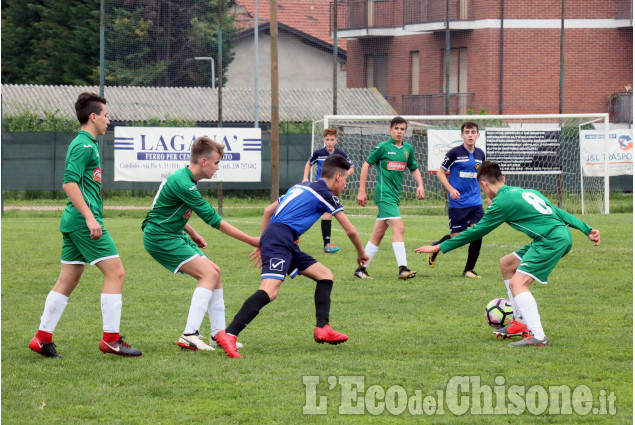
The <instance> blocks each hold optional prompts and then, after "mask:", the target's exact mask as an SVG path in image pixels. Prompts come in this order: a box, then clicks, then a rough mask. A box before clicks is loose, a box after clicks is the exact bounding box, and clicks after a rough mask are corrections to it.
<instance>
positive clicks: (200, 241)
mask: <svg viewBox="0 0 635 425" xmlns="http://www.w3.org/2000/svg"><path fill="white" fill-rule="evenodd" d="M183 231H184V232H185V233H187V235H188V236H189V237H190V239H192V241H193V242H194V243H195V244H196V246H198V247H199V248H201V249H205V248H207V242H206V241H205V238H203V236H201V235H200V234H199V233H198V232H197V231H196V230H194V228H193V227H192V226H190V225H189V224H186V225H185V227H184V228H183Z"/></svg>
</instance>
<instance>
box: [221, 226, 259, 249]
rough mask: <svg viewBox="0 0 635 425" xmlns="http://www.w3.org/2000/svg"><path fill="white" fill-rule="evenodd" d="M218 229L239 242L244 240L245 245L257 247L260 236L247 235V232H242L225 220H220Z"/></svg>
mask: <svg viewBox="0 0 635 425" xmlns="http://www.w3.org/2000/svg"><path fill="white" fill-rule="evenodd" d="M218 230H220V231H221V232H223V233H224V234H226V235H227V236H231V237H232V238H234V239H238V240H239V241H241V242H245V243H246V244H247V245H251V246H253V247H256V248H258V246H259V241H260V238H255V237H253V236H249V235H248V234H247V233H245V232H243V231H242V230H240V229H237V228H235V227H234V226H232V225H231V224H229V223H228V222H226V221H225V220H223V221H221V222H220V226H219V227H218Z"/></svg>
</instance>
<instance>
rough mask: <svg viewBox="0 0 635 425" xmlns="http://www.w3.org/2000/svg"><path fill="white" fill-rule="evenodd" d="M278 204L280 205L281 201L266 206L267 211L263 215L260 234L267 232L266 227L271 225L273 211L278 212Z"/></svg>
mask: <svg viewBox="0 0 635 425" xmlns="http://www.w3.org/2000/svg"><path fill="white" fill-rule="evenodd" d="M278 205H280V202H279V201H276V202H274V203H272V204H271V205H269V206H267V207H265V212H264V213H263V215H262V226H261V229H260V234H263V233H264V232H265V229H266V228H267V226H268V225H269V222H270V221H271V217H273V213H275V212H276V209H277V208H278Z"/></svg>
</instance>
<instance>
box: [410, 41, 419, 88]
mask: <svg viewBox="0 0 635 425" xmlns="http://www.w3.org/2000/svg"><path fill="white" fill-rule="evenodd" d="M410 94H419V51H418V50H413V51H412V52H410Z"/></svg>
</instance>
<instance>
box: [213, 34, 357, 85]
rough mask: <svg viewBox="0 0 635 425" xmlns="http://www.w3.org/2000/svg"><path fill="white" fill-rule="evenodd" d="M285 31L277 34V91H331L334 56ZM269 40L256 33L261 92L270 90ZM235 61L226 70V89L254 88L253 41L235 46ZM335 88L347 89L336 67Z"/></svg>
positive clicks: (341, 72) (245, 41) (343, 78)
mask: <svg viewBox="0 0 635 425" xmlns="http://www.w3.org/2000/svg"><path fill="white" fill-rule="evenodd" d="M300 40H301V39H300V38H298V37H295V36H293V35H291V34H288V33H286V32H282V31H281V32H279V33H278V83H279V86H280V88H313V87H315V88H331V89H332V88H333V54H332V53H329V52H325V51H323V50H320V49H317V48H315V47H312V46H309V45H308V44H304V43H302V42H301V41H300ZM270 43H271V37H270V36H269V35H268V34H265V33H263V32H261V33H259V34H258V62H259V64H258V65H259V79H260V81H259V82H258V86H259V88H260V89H266V90H268V89H270V88H271V64H270V60H269V59H270V50H271V47H270ZM234 52H235V56H234V60H233V62H232V63H231V64H230V66H229V69H228V71H227V74H226V77H227V84H226V86H225V87H232V88H253V87H254V39H253V37H251V38H244V39H242V40H240V41H238V42H237V43H236V44H235V45H234ZM337 85H338V88H339V89H343V88H346V71H342V70H341V67H340V65H338V68H337Z"/></svg>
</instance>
